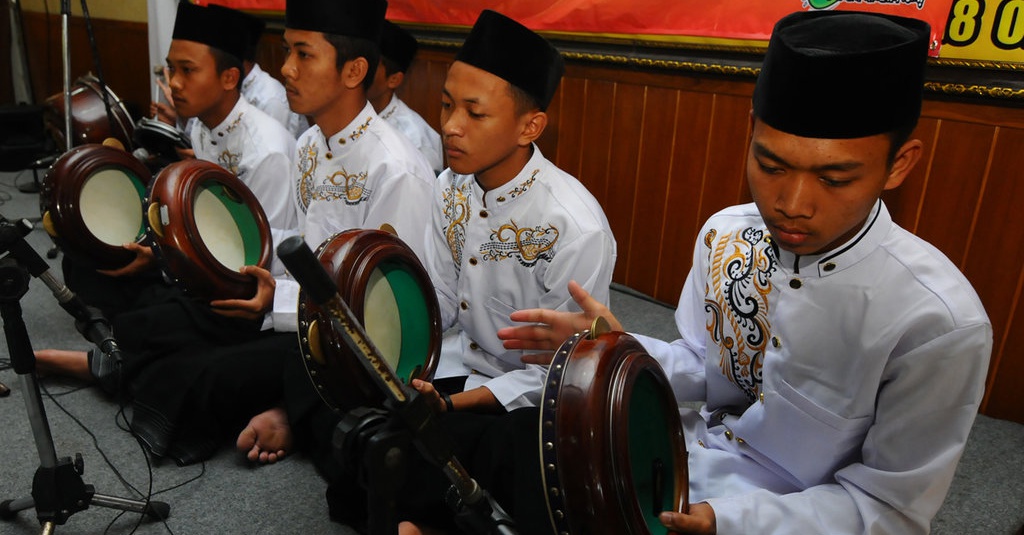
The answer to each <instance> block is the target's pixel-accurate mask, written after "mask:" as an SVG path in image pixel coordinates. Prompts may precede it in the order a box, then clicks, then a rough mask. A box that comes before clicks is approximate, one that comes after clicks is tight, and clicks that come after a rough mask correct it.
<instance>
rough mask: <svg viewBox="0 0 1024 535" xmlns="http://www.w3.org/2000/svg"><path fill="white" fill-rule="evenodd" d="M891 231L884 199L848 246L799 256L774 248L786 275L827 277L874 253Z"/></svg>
mask: <svg viewBox="0 0 1024 535" xmlns="http://www.w3.org/2000/svg"><path fill="white" fill-rule="evenodd" d="M890 227H892V216H891V215H890V214H889V210H888V209H887V208H886V207H885V203H883V202H882V200H881V199H879V200H878V202H877V203H875V207H874V208H872V210H871V212H870V213H869V214H868V218H867V221H866V222H865V223H864V226H863V228H861V229H860V232H858V233H857V235H855V236H854V237H853V238H851V239H850V240H848V241H847V242H846V243H844V244H842V245H840V246H839V247H836V248H834V249H832V250H830V251H827V252H825V253H822V254H817V255H803V256H800V255H796V254H793V253H791V252H789V251H785V250H782V249H779V248H778V247H777V246H776V245H775V244H774V243H772V247H773V248H774V249H775V253H776V255H777V256H778V259H779V265H780V266H782V268H783V269H785V270H786V271H790V272H793V273H795V274H799V275H800V276H802V277H808V276H815V275H817V276H818V277H827V276H829V275H834V274H836V273H839V272H840V271H843V270H844V269H846V268H848V267H850V266H853V265H854V264H856V263H857V262H859V261H861V260H862V259H863V258H865V257H867V256H868V255H869V254H871V253H872V251H874V250H875V249H876V248H877V247H878V245H879V244H880V243H882V240H883V239H885V236H886V235H887V234H888V233H889V229H890Z"/></svg>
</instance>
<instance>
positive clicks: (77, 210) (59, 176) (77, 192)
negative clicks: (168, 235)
mask: <svg viewBox="0 0 1024 535" xmlns="http://www.w3.org/2000/svg"><path fill="white" fill-rule="evenodd" d="M104 169H118V170H122V171H125V172H127V173H128V174H130V175H134V178H135V179H138V181H139V184H138V186H139V187H140V188H141V190H143V191H144V190H145V188H146V187H147V186H148V185H149V183H150V182H151V180H152V177H151V175H150V172H149V169H147V168H146V166H145V165H143V164H142V163H141V162H139V161H138V160H136V159H135V158H134V157H133V156H132V155H131V154H129V153H127V152H125V151H124V150H121V149H117V148H113V147H108V146H105V145H100V144H96V143H90V144H86V145H80V146H78V147H74V148H73V149H71V150H69V151H67V152H65V153H64V154H63V155H62V156H61V157H60V158H58V159H57V161H55V162H54V163H53V165H52V166H51V167H50V169H49V170H48V171H47V173H46V175H45V176H44V178H43V184H42V188H40V196H39V199H40V213H42V214H43V227H44V228H45V229H46V231H47V233H48V234H49V235H50V237H51V238H53V240H54V242H55V243H56V244H57V245H59V246H60V247H61V249H62V250H63V251H65V252H66V253H67V254H70V255H71V256H72V257H74V258H75V259H76V260H79V261H81V262H83V263H84V264H85V265H87V266H90V267H92V268H95V269H117V268H120V267H124V266H126V265H128V264H129V263H130V262H131V261H132V260H134V259H135V253H134V252H132V251H129V250H127V249H125V248H124V247H122V246H121V245H120V244H119V245H111V244H108V243H105V242H103V241H101V240H100V239H98V238H97V237H96V236H95V235H93V234H92V233H91V232H90V231H89V230H88V227H87V225H86V223H85V220H84V219H83V216H82V210H81V209H82V207H81V202H80V197H81V193H82V189H83V187H84V186H85V183H86V182H87V181H88V179H90V178H92V177H93V176H94V175H95V174H96V173H98V172H99V171H102V170H104ZM144 197H145V196H144V194H142V195H140V197H139V205H138V210H139V213H140V214H141V212H142V203H143V200H144ZM124 208H125V209H131V208H130V207H124ZM142 230H143V228H142V227H140V233H139V235H138V237H137V240H136V241H142V240H143V239H144V238H145V232H142Z"/></svg>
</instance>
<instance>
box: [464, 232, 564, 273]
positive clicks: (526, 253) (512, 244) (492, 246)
mask: <svg viewBox="0 0 1024 535" xmlns="http://www.w3.org/2000/svg"><path fill="white" fill-rule="evenodd" d="M556 242H558V229H557V228H555V227H554V226H552V225H548V226H547V227H543V226H541V225H537V226H535V227H527V228H519V226H518V225H516V223H515V221H510V222H509V223H506V224H504V225H502V226H501V227H499V228H498V229H497V230H492V231H491V241H489V242H487V243H484V244H483V245H481V246H480V254H481V255H482V256H483V259H484V260H493V261H499V262H500V261H501V260H504V259H506V258H515V259H516V260H518V261H519V263H520V264H522V265H524V266H526V267H533V266H534V265H536V264H537V262H539V261H541V260H546V261H548V262H550V261H551V259H552V258H554V253H553V251H552V250H551V249H552V248H553V247H554V246H555V243H556Z"/></svg>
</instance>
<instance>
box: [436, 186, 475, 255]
mask: <svg viewBox="0 0 1024 535" xmlns="http://www.w3.org/2000/svg"><path fill="white" fill-rule="evenodd" d="M472 188H473V186H472V184H470V183H466V184H465V185H463V186H462V188H456V187H454V186H453V187H450V188H445V190H444V193H443V200H444V218H445V220H447V221H448V224H447V225H446V226H445V227H444V237H445V240H447V241H448V249H449V250H450V251H451V253H452V260H453V261H454V262H455V268H456V269H460V268H461V266H462V248H463V247H464V246H465V244H466V225H468V224H469V196H470V192H471V191H472Z"/></svg>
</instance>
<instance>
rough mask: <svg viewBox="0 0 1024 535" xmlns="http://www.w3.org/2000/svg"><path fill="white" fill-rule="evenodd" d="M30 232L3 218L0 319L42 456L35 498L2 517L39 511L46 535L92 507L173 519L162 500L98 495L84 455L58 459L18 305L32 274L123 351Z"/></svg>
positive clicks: (0, 506)
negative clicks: (29, 239)
mask: <svg viewBox="0 0 1024 535" xmlns="http://www.w3.org/2000/svg"><path fill="white" fill-rule="evenodd" d="M31 230H32V224H31V223H29V222H28V220H25V219H22V220H20V221H19V222H18V223H12V222H10V221H8V220H7V219H4V218H3V217H2V216H0V254H4V253H6V252H8V251H9V252H10V254H8V255H7V256H5V257H3V258H2V259H0V316H2V317H3V322H4V335H5V337H6V339H7V347H8V350H9V352H10V355H11V363H12V365H13V367H14V371H15V372H16V373H17V374H18V376H19V377H20V378H21V384H22V387H23V388H24V391H25V406H26V409H27V410H28V417H29V423H30V425H31V427H32V435H33V437H34V438H35V443H36V449H37V451H38V453H39V468H38V469H37V470H36V473H35V477H33V479H32V493H31V495H30V496H26V497H23V498H18V499H14V500H5V501H3V502H0V519H5V520H6V519H10V518H13V517H14V516H15V515H16V514H17V513H18V512H19V511H22V510H25V509H29V508H32V507H35V509H36V516H37V517H38V518H39V523H40V524H41V525H42V533H44V534H50V533H53V530H54V526H55V525H62V524H64V523H65V522H67V520H68V518H70V517H71V515H73V514H75V513H77V512H79V511H83V510H85V509H87V508H88V507H89V506H90V505H98V506H101V507H109V508H113V509H120V510H122V511H130V512H136V513H143V514H145V515H147V516H149V517H150V518H153V519H165V518H167V517H168V516H169V515H170V506H169V505H167V504H166V503H164V502H155V501H148V500H146V501H139V500H130V499H127V498H119V497H115V496H107V495H103V494H96V491H95V489H94V488H93V486H92V485H86V484H85V483H84V482H83V481H82V473H83V472H84V470H85V466H84V462H83V460H82V454H81V453H76V454H75V460H74V461H72V460H71V458H70V457H60V458H58V457H57V451H56V449H55V447H54V444H53V435H52V434H51V432H50V425H49V421H48V420H47V418H46V410H45V407H44V405H43V399H42V396H41V395H40V390H39V383H38V381H37V378H36V373H35V365H36V360H35V354H34V353H33V351H32V342H31V340H30V338H29V335H28V330H27V328H26V327H25V321H24V318H23V316H22V309H21V303H20V300H21V298H22V297H23V296H24V295H25V294H26V293H27V292H28V283H29V278H30V277H29V273H31V274H32V275H33V276H35V277H38V278H39V279H40V280H43V281H44V282H45V283H46V284H47V286H49V287H50V288H51V290H53V289H54V288H56V290H54V291H53V293H54V295H55V296H58V294H60V295H59V296H58V299H59V300H61V307H63V308H64V309H65V310H67V311H68V312H71V313H72V315H75V318H76V320H77V321H76V327H78V329H79V331H81V332H82V334H84V335H86V337H87V338H89V340H90V341H92V342H93V343H97V344H98V345H101V349H103V350H104V351H110V352H113V353H114V354H115V355H116V354H118V353H119V350H118V349H117V345H116V342H115V341H114V340H113V337H112V336H109V335H108V334H107V333H108V331H109V328H108V327H109V325H108V324H106V320H103V319H102V317H101V316H97V315H94V314H93V313H92V312H90V311H89V308H88V307H84V303H82V301H81V300H80V299H78V298H77V296H75V295H74V294H73V293H71V291H70V290H68V289H67V287H66V286H64V285H63V284H61V283H60V282H59V281H57V279H56V278H55V277H54V276H53V275H52V274H50V272H49V267H48V266H47V264H46V262H45V261H44V260H43V259H42V258H40V256H39V254H38V253H36V252H35V250H34V249H32V247H31V246H29V245H28V244H27V243H26V242H25V240H24V237H25V236H26V235H28V233H29V232H30V231H31ZM78 307H84V308H80V309H79V308H78ZM115 358H116V357H115Z"/></svg>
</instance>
